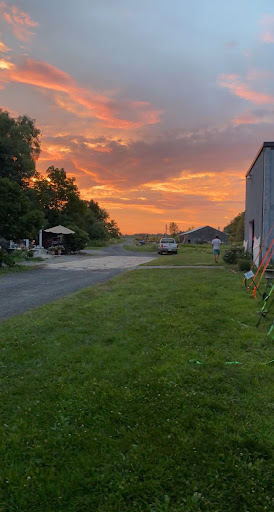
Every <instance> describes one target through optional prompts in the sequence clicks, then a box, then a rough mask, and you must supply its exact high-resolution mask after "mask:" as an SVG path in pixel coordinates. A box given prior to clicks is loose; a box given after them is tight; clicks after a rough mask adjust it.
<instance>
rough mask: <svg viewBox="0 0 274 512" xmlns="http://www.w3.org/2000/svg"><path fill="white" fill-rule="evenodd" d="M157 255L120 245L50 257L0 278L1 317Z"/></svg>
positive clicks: (75, 289) (99, 279)
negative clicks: (30, 267) (21, 270)
mask: <svg viewBox="0 0 274 512" xmlns="http://www.w3.org/2000/svg"><path fill="white" fill-rule="evenodd" d="M157 257H158V255H157V254H155V253H152V254H151V253H146V254H145V253H136V252H134V251H133V252H129V251H126V250H125V249H123V247H122V246H121V245H117V246H110V247H106V248H105V249H103V250H100V251H89V250H87V251H86V253H85V254H81V255H68V256H51V257H50V258H48V259H47V260H44V261H43V262H41V263H39V264H38V265H36V266H35V267H36V268H34V269H33V271H30V272H22V273H16V274H7V275H3V276H2V277H0V319H2V320H3V319H5V318H8V317H10V316H13V315H17V314H21V313H24V312H25V311H28V310H29V309H32V308H34V307H35V306H41V305H42V304H46V303H47V302H51V301H53V300H55V299H58V298H61V297H64V296H65V295H69V294H71V293H73V292H76V291H79V290H82V289H83V288H86V287H88V286H91V285H93V284H97V283H103V282H105V281H107V280H109V279H111V278H112V277H114V276H116V275H118V274H120V273H121V272H125V271H126V270H129V269H132V268H136V267H137V266H138V265H140V264H142V263H148V262H149V261H151V260H153V259H155V258H157Z"/></svg>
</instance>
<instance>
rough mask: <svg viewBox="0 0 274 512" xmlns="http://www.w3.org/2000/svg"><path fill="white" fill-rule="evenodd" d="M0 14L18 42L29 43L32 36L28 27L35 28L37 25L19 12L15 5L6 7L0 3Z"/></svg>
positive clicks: (25, 14) (26, 15) (3, 3)
mask: <svg viewBox="0 0 274 512" xmlns="http://www.w3.org/2000/svg"><path fill="white" fill-rule="evenodd" d="M0 14H2V16H3V17H4V19H5V20H6V22H7V23H8V24H9V25H11V27H12V31H13V33H14V35H15V36H16V37H17V39H19V40H20V41H29V39H30V38H31V37H32V36H33V35H34V32H32V31H31V30H30V27H37V26H38V25H39V23H37V22H36V21H33V20H32V19H31V17H30V16H29V15H28V14H27V13H25V12H23V11H20V10H19V9H18V8H17V7H16V6H15V5H11V6H8V5H7V4H5V2H0Z"/></svg>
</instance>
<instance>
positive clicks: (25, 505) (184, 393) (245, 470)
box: [0, 256, 273, 512]
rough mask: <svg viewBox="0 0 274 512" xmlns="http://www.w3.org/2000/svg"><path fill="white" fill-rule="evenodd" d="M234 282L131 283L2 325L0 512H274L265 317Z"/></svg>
mask: <svg viewBox="0 0 274 512" xmlns="http://www.w3.org/2000/svg"><path fill="white" fill-rule="evenodd" d="M164 258H165V257H162V258H161V260H162V261H163V259H164ZM173 258H176V256H174V257H173V256H170V257H168V259H169V260H170V259H173ZM241 279H242V275H241V274H234V273H232V272H231V271H229V270H227V269H223V270H222V271H217V270H216V271H215V269H208V270H207V269H193V270H191V269H189V270H187V269H181V270H180V269H178V271H176V270H169V269H166V270H153V271H151V270H146V269H144V270H138V271H131V272H127V273H125V274H123V275H122V276H120V277H119V278H115V279H113V280H112V281H110V282H109V283H107V284H104V285H100V286H95V287H91V288H88V289H86V290H84V291H83V292H81V293H77V294H74V295H72V296H70V297H67V298H65V299H63V300H60V301H56V302H54V303H51V304H49V305H46V306H43V307H41V308H38V309H36V310H33V311H31V312H29V313H26V314H24V315H22V316H18V317H15V318H13V319H10V320H7V321H5V322H2V323H1V324H0V340H1V352H2V361H1V393H2V397H1V419H2V421H1V427H0V428H1V454H2V456H1V461H2V462H1V468H0V472H1V486H2V491H1V493H0V496H1V498H0V510H1V512H6V511H8V512H13V511H20V512H25V511H26V512H32V511H39V512H40V511H43V512H55V511H64V512H76V511H77V512H85V511H87V512H88V511H91V512H93V511H94V512H95V511H96V512H97V511H98V512H135V511H138V512H167V511H168V512H194V511H204V512H236V511H237V512H261V511H265V510H268V511H270V510H272V506H273V502H272V495H271V493H272V491H273V458H272V455H273V365H271V364H265V363H268V362H269V361H270V360H271V359H273V342H271V340H269V339H267V338H266V335H265V333H266V331H267V326H268V325H269V321H270V319H265V320H264V321H263V322H262V323H261V325H260V327H259V329H256V328H255V327H254V325H255V323H256V321H257V313H256V311H257V310H258V308H259V305H258V304H259V303H258V302H255V301H253V300H252V299H250V298H249V297H248V295H247V292H246V290H245V288H244V287H243V286H242V284H241ZM189 361H191V362H189ZM195 361H200V362H201V363H202V364H197V363H195ZM236 361H237V362H239V363H241V364H226V363H228V362H236Z"/></svg>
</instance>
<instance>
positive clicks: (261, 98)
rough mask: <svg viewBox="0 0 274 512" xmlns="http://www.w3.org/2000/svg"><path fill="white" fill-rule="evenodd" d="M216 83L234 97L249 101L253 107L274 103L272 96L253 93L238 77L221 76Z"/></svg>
mask: <svg viewBox="0 0 274 512" xmlns="http://www.w3.org/2000/svg"><path fill="white" fill-rule="evenodd" d="M218 83H219V85H221V86H222V87H225V88H227V89H229V90H230V91H231V92H232V94H234V95H235V96H238V97H239V98H242V99H244V100H247V101H250V102H251V103H254V104H255V105H265V104H269V103H271V104H272V103H273V102H274V96H272V95H270V94H264V93H260V92H256V91H253V90H252V89H251V88H250V87H249V86H248V85H246V84H245V83H243V82H242V81H241V80H240V77H239V76H238V75H233V74H232V75H226V74H223V75H221V76H220V77H219V80H218Z"/></svg>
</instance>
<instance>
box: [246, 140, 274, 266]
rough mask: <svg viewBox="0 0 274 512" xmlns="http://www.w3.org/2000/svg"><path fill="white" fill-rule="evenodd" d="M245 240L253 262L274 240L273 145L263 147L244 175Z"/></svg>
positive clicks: (269, 143)
mask: <svg viewBox="0 0 274 512" xmlns="http://www.w3.org/2000/svg"><path fill="white" fill-rule="evenodd" d="M272 226H273V229H272V230H271V228H272ZM269 233H270V234H269ZM267 236H268V238H267V240H266V241H265V239H266V237H267ZM244 238H245V239H244V246H245V249H246V250H247V251H250V252H252V254H253V261H254V260H255V258H256V257H257V256H258V254H259V252H260V249H261V247H262V246H263V249H262V252H261V255H260V258H259V259H258V260H257V261H258V262H260V261H261V259H262V258H263V256H264V255H265V253H266V251H267V249H268V248H269V246H270V244H271V242H272V240H273V238H274V142H264V143H263V145H262V147H261V148H260V151H259V152H258V154H257V156H256V158H255V160H254V161H253V163H252V165H251V167H250V169H249V170H248V172H247V173H246V206H245V237H244ZM264 241H265V243H264ZM259 260H260V261H259Z"/></svg>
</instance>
